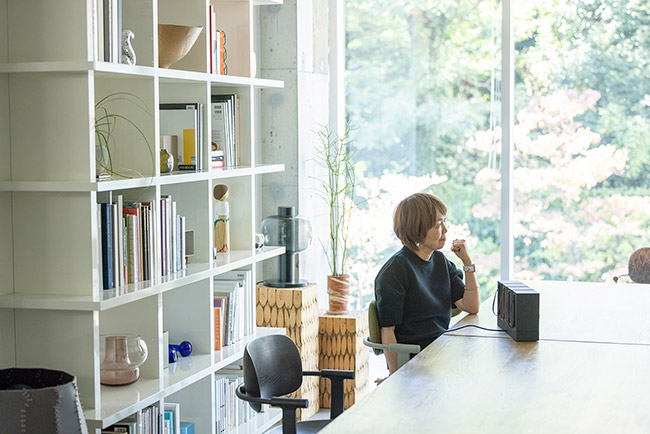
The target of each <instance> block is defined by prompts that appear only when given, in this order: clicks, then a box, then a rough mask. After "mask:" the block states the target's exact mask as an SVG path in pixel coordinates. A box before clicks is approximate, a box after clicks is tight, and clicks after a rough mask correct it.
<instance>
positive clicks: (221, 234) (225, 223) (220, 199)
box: [213, 184, 230, 253]
mask: <svg viewBox="0 0 650 434" xmlns="http://www.w3.org/2000/svg"><path fill="white" fill-rule="evenodd" d="M213 194H214V198H215V199H216V200H215V203H214V247H215V249H216V250H217V252H218V253H224V252H229V251H230V218H229V214H230V209H229V205H228V202H227V201H226V199H228V186H227V185H224V184H219V185H215V186H214V189H213Z"/></svg>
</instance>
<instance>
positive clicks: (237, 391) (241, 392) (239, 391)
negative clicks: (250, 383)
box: [235, 383, 271, 404]
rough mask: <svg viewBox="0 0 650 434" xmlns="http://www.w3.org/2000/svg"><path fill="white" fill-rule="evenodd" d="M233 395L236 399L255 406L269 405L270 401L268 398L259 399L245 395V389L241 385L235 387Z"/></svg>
mask: <svg viewBox="0 0 650 434" xmlns="http://www.w3.org/2000/svg"><path fill="white" fill-rule="evenodd" d="M235 394H236V395H237V398H239V399H241V400H243V401H247V402H253V403H255V404H271V400H270V399H268V398H260V397H259V396H252V395H249V394H248V393H246V387H245V386H244V384H243V383H242V384H240V385H239V386H237V388H236V389H235Z"/></svg>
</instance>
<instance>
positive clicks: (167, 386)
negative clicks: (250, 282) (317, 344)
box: [85, 327, 285, 432]
mask: <svg viewBox="0 0 650 434" xmlns="http://www.w3.org/2000/svg"><path fill="white" fill-rule="evenodd" d="M284 333H285V329H284V328H275V327H258V328H257V329H256V333H255V335H252V336H245V337H244V338H243V339H242V340H241V341H240V342H237V343H234V344H233V345H230V346H227V347H225V348H224V349H223V350H221V351H216V352H215V356H214V362H212V360H211V359H212V356H210V355H207V354H199V355H191V356H189V357H183V358H180V359H179V360H178V362H176V363H173V364H170V365H169V367H168V368H165V370H164V372H163V376H162V377H161V379H160V380H158V379H145V378H140V379H139V380H138V381H137V382H136V383H134V384H132V385H129V386H125V387H107V386H102V387H101V394H102V408H101V409H99V410H96V409H91V410H87V411H85V415H86V421H87V422H88V423H89V424H91V423H92V425H93V426H94V427H96V428H106V427H107V426H109V425H111V424H113V423H116V422H118V421H120V420H121V419H123V418H125V417H127V416H128V415H130V414H133V413H135V412H136V411H138V410H141V409H142V408H144V407H146V406H148V405H151V404H152V403H154V402H156V401H157V400H160V399H164V398H165V397H167V396H169V395H171V394H173V393H175V392H177V391H179V390H182V389H184V388H186V387H188V386H190V385H192V384H194V383H196V382H197V381H199V380H201V379H203V378H206V377H208V376H210V375H211V374H213V373H215V372H218V371H219V370H220V369H224V368H226V367H227V366H229V365H230V364H232V363H234V362H236V361H237V360H239V359H241V358H242V355H243V351H244V347H245V346H246V344H247V343H248V342H250V341H252V340H253V339H255V338H256V337H258V336H264V335H269V334H284ZM274 417H275V415H274V414H271V415H270V418H274ZM270 418H269V417H267V415H263V416H262V417H261V418H260V419H259V420H258V421H257V422H255V423H254V424H253V425H252V426H262V425H264V424H265V423H266V422H269V421H270ZM254 420H255V419H254ZM265 421H266V422H265ZM243 432H251V431H243ZM253 432H255V431H253Z"/></svg>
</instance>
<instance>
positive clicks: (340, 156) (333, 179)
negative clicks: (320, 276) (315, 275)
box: [316, 124, 357, 276]
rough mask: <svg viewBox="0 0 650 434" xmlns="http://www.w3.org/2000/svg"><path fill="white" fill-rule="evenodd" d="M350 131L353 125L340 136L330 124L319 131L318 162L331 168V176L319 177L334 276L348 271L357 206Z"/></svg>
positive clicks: (326, 245) (328, 171)
mask: <svg viewBox="0 0 650 434" xmlns="http://www.w3.org/2000/svg"><path fill="white" fill-rule="evenodd" d="M349 135H350V125H349V124H348V125H346V128H345V133H344V134H343V136H342V137H338V136H337V135H336V134H335V133H333V132H331V131H330V130H329V128H328V127H327V126H324V127H323V128H322V129H321V130H320V131H318V138H319V140H320V145H321V146H320V147H319V148H317V149H316V153H317V158H316V163H317V164H318V165H319V166H321V167H323V168H325V169H326V170H327V180H322V179H318V178H316V179H318V181H319V182H320V185H321V189H322V191H321V192H320V193H319V194H320V196H321V197H322V198H323V200H324V201H325V203H327V206H328V209H329V230H330V233H329V239H328V240H327V243H321V244H322V245H323V249H324V250H325V254H326V256H327V262H328V265H329V268H330V272H331V273H332V275H333V276H342V275H344V274H345V263H346V260H347V257H348V245H347V244H348V234H349V225H350V218H351V217H352V209H353V208H354V202H353V200H354V198H355V187H356V185H357V179H356V174H355V172H354V165H353V163H352V156H353V154H354V146H353V143H352V141H351V140H349V139H348V137H349Z"/></svg>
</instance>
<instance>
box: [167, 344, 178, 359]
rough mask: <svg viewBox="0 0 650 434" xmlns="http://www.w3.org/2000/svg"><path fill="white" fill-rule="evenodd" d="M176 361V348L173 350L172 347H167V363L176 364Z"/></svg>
mask: <svg viewBox="0 0 650 434" xmlns="http://www.w3.org/2000/svg"><path fill="white" fill-rule="evenodd" d="M177 361H178V351H176V348H173V347H172V345H170V346H169V363H176V362H177Z"/></svg>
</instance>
